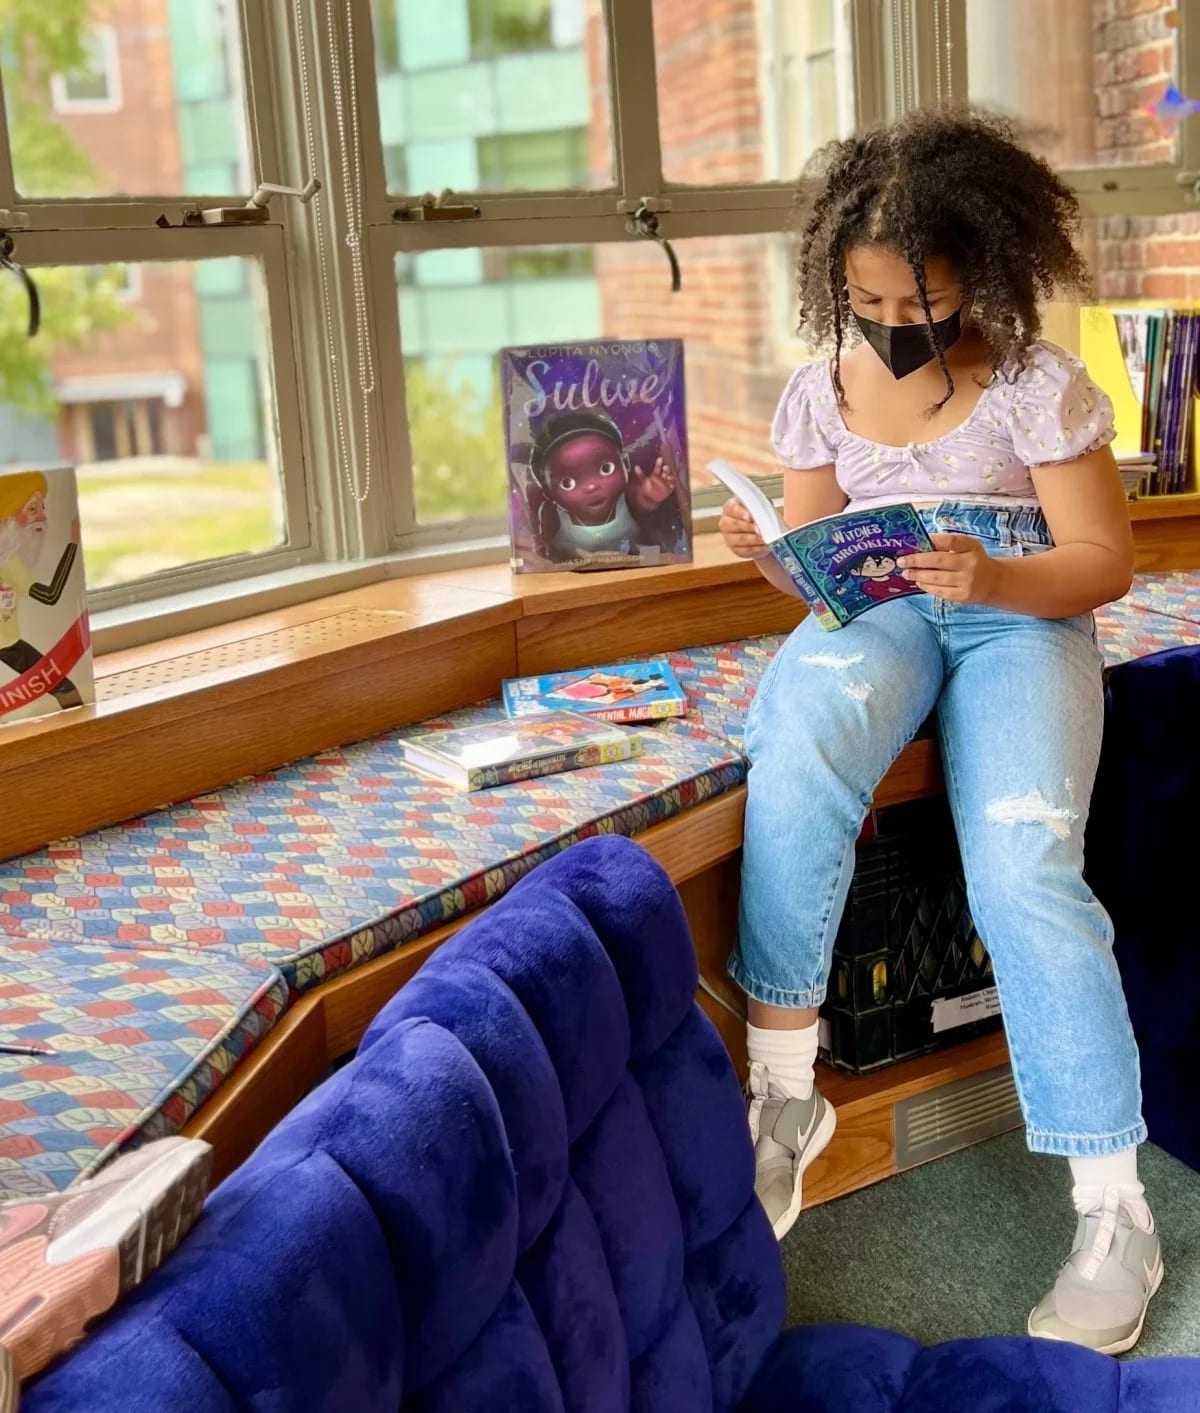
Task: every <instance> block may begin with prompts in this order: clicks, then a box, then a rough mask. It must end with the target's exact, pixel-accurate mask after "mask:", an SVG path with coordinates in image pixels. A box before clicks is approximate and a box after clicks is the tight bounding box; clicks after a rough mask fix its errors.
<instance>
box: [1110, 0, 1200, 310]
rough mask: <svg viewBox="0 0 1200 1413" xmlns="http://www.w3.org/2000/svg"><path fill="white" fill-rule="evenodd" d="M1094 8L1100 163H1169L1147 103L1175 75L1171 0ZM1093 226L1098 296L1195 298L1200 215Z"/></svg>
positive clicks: (1198, 294) (1124, 1)
mask: <svg viewBox="0 0 1200 1413" xmlns="http://www.w3.org/2000/svg"><path fill="white" fill-rule="evenodd" d="M1093 14H1094V22H1095V31H1094V38H1095V42H1094V50H1093V52H1094V55H1095V59H1094V67H1095V74H1096V160H1097V162H1098V163H1100V164H1102V165H1105V166H1110V165H1112V164H1114V163H1118V162H1120V163H1130V162H1166V161H1170V160H1171V159H1172V158H1173V156H1174V143H1173V142H1172V139H1171V135H1170V134H1169V133H1168V132H1165V131H1164V129H1163V127H1162V125H1161V124H1160V123H1159V122H1158V121H1157V120H1156V119H1155V118H1154V117H1153V116H1151V114H1149V113H1147V112H1146V108H1147V107H1148V106H1149V105H1151V104H1153V103H1154V102H1155V101H1156V100H1157V99H1158V98H1159V97H1160V96H1161V95H1162V92H1163V90H1164V89H1165V88H1166V86H1167V84H1168V83H1170V82H1171V80H1172V78H1173V77H1174V74H1175V42H1176V38H1177V35H1178V30H1177V29H1175V28H1174V24H1175V22H1176V21H1177V19H1178V6H1177V3H1176V0H1093ZM1191 96H1193V95H1189V97H1191ZM1185 121H1186V122H1189V123H1195V122H1196V121H1197V119H1196V118H1195V117H1192V118H1187V119H1185ZM1092 224H1093V244H1092V246H1091V248H1090V250H1089V254H1090V256H1091V258H1092V261H1093V264H1094V265H1095V268H1096V274H1097V293H1098V294H1099V296H1100V298H1101V299H1111V300H1119V299H1162V300H1173V299H1193V298H1200V215H1192V214H1190V213H1189V214H1186V215H1176V216H1154V217H1150V216H1145V217H1109V218H1105V219H1102V220H1098V221H1096V222H1094V223H1092Z"/></svg>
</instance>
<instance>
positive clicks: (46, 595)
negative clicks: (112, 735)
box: [0, 467, 96, 724]
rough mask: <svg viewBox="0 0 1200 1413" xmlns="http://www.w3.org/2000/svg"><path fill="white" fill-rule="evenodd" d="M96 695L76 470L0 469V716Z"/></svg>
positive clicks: (33, 712)
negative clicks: (80, 540) (81, 550)
mask: <svg viewBox="0 0 1200 1413" xmlns="http://www.w3.org/2000/svg"><path fill="white" fill-rule="evenodd" d="M95 700H96V688H95V683H94V680H93V677H92V651H91V635H90V633H89V631H88V614H87V598H86V595H85V591H84V583H83V556H82V554H81V553H80V548H79V505H78V499H77V496H76V490H75V472H74V471H73V470H72V469H71V468H70V467H54V468H51V469H49V470H45V471H20V470H5V471H0V723H4V724H7V723H9V722H13V721H24V720H28V719H29V718H30V717H34V716H44V715H48V714H53V713H57V712H60V711H65V710H67V709H68V708H69V707H77V706H84V705H85V704H87V703H90V702H94V701H95Z"/></svg>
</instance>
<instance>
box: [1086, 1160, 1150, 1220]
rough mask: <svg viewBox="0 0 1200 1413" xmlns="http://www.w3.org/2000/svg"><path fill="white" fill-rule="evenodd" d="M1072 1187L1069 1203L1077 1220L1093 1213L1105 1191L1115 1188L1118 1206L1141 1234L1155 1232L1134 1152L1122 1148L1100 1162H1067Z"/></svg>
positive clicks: (1101, 1200) (1102, 1198)
mask: <svg viewBox="0 0 1200 1413" xmlns="http://www.w3.org/2000/svg"><path fill="white" fill-rule="evenodd" d="M1068 1161H1069V1163H1070V1165H1071V1177H1072V1179H1073V1181H1074V1183H1075V1186H1074V1188H1073V1189H1072V1191H1071V1200H1072V1202H1074V1204H1075V1210H1076V1211H1077V1212H1078V1213H1079V1214H1080V1216H1086V1215H1087V1214H1088V1213H1089V1212H1094V1211H1095V1210H1096V1209H1097V1208H1098V1207H1099V1206H1100V1205H1101V1203H1102V1202H1103V1200H1104V1191H1105V1189H1106V1188H1109V1187H1115V1188H1116V1189H1117V1191H1118V1193H1119V1194H1120V1197H1121V1206H1122V1207H1124V1208H1125V1210H1126V1211H1127V1212H1128V1213H1129V1215H1130V1216H1131V1217H1132V1218H1133V1220H1134V1222H1135V1223H1136V1224H1137V1225H1138V1226H1139V1227H1141V1228H1142V1230H1143V1231H1153V1230H1154V1218H1153V1217H1152V1216H1151V1215H1150V1208H1149V1207H1148V1206H1147V1204H1146V1197H1145V1192H1146V1189H1145V1188H1144V1187H1143V1186H1142V1184H1141V1183H1140V1182H1139V1181H1138V1170H1137V1149H1136V1148H1123V1149H1122V1150H1121V1152H1119V1153H1109V1154H1107V1155H1106V1156H1105V1157H1103V1158H1070V1159H1068Z"/></svg>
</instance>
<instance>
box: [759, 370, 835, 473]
mask: <svg viewBox="0 0 1200 1413" xmlns="http://www.w3.org/2000/svg"><path fill="white" fill-rule="evenodd" d="M832 410H833V394H832V391H831V390H830V385H829V378H828V375H827V373H826V370H825V365H824V364H822V363H802V364H801V365H800V367H799V368H797V369H796V371H795V372H794V373H793V374H792V376H791V378H789V379H788V385H787V387H786V388H784V390H783V396H782V397H781V398H780V399H779V406H778V407H777V408H776V410H775V420H774V421H773V422H772V423H771V446H772V447H773V448H774V451H775V455H776V456H777V457H778V458H779V460H780V461H781V462H783V464H784V465H785V466H788V467H790V468H791V469H792V470H794V471H815V470H816V469H817V468H818V467H820V466H830V465H832V464H833V462H834V461H835V460H836V458H837V448H836V445H835V441H836V438H835V436H834V435H833V434H832V428H831V426H830V417H831V413H832Z"/></svg>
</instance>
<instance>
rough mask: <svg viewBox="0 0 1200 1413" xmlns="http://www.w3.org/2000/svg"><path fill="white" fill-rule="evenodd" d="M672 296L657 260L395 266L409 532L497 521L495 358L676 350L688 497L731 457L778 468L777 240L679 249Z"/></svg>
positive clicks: (578, 257) (568, 252)
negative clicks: (613, 349)
mask: <svg viewBox="0 0 1200 1413" xmlns="http://www.w3.org/2000/svg"><path fill="white" fill-rule="evenodd" d="M677 249H678V254H679V258H680V261H681V264H682V266H683V288H682V290H681V291H680V292H679V293H678V294H671V292H670V284H669V274H668V270H667V262H666V260H665V259H664V257H663V254H662V252H661V251H660V250H659V249H658V247H657V246H654V245H650V244H636V245H634V244H624V243H622V244H619V245H597V246H581V247H569V248H559V247H539V248H538V249H536V250H509V251H506V252H503V253H504V254H505V255H506V256H507V259H508V261H509V264H508V266H507V270H506V272H505V273H506V275H507V277H506V278H504V277H498V276H497V275H496V267H495V265H494V263H493V261H494V258H495V257H496V256H497V254H499V253H500V252H496V251H493V250H454V251H432V252H429V253H428V254H425V255H420V256H417V257H416V258H415V259H414V258H412V257H408V258H406V259H403V260H401V261H398V262H397V278H398V280H399V281H400V320H401V327H402V329H403V331H404V351H405V371H406V375H407V393H408V414H409V427H410V432H411V438H412V448H413V461H414V477H415V484H416V503H417V516H418V519H419V520H420V521H421V522H422V523H424V524H430V523H436V522H439V521H446V520H460V519H464V518H474V517H481V516H500V515H502V514H503V511H504V505H505V467H504V463H505V453H504V433H503V427H502V422H501V413H500V396H499V384H498V370H497V369H498V360H497V354H498V352H499V350H500V349H501V348H503V347H505V346H506V345H513V344H515V345H521V344H550V343H562V342H568V341H570V342H574V341H584V340H589V339H596V338H601V337H605V338H626V339H654V338H682V339H683V340H684V345H685V347H684V358H685V376H686V380H687V414H688V438H689V443H690V452H689V459H690V463H691V474H692V483H693V485H694V486H696V485H702V484H705V483H706V482H707V481H708V479H709V478H708V477H707V476H706V475H704V474H703V472H702V470H701V469H700V468H702V467H703V466H704V465H705V463H706V462H708V461H710V460H711V459H712V458H713V457H715V456H725V457H728V458H729V459H730V460H732V461H733V462H734V463H735V464H736V465H738V466H740V467H742V468H743V469H744V470H746V471H747V472H750V473H753V474H773V473H775V472H777V471H778V470H779V466H778V464H777V463H776V461H775V458H774V455H773V453H772V451H771V447H770V444H769V442H768V438H767V433H768V430H769V428H770V423H771V417H772V415H773V413H774V411H775V405H776V403H777V402H778V400H779V396H780V393H781V392H782V391H783V385H784V383H785V382H786V380H787V376H788V374H789V372H790V371H791V369H792V368H793V367H795V365H796V363H797V362H798V361H800V359H801V358H802V357H804V356H805V354H804V351H803V349H802V348H801V347H800V345H799V343H798V341H797V340H796V339H795V338H794V337H793V336H792V334H791V332H790V329H791V326H792V323H793V322H794V319H793V303H794V300H793V295H792V287H793V278H792V270H791V266H790V261H789V255H788V251H787V248H786V243H785V241H784V240H783V239H782V238H781V237H778V236H753V237H722V238H719V239H717V238H713V239H706V240H687V241H680V242H678V246H677Z"/></svg>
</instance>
